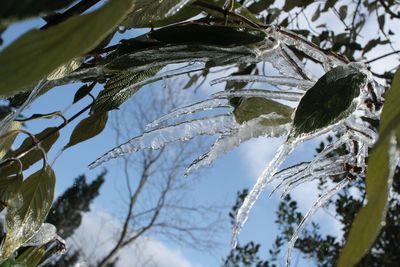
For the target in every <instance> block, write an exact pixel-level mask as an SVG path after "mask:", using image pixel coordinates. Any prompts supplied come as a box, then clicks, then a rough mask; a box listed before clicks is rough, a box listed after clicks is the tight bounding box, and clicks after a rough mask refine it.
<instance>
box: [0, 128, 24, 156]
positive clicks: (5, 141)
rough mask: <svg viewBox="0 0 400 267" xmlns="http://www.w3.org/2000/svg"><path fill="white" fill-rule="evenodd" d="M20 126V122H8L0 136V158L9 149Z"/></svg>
mask: <svg viewBox="0 0 400 267" xmlns="http://www.w3.org/2000/svg"><path fill="white" fill-rule="evenodd" d="M20 128H21V123H20V122H18V121H13V122H11V123H10V124H9V126H8V129H7V130H6V133H5V134H4V135H3V136H2V137H0V160H1V159H2V158H3V157H4V155H6V154H7V152H8V151H9V150H10V148H11V146H12V144H13V143H14V140H15V138H16V137H17V135H18V131H17V130H19V129H20Z"/></svg>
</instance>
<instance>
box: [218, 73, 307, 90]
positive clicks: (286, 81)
mask: <svg viewBox="0 0 400 267" xmlns="http://www.w3.org/2000/svg"><path fill="white" fill-rule="evenodd" d="M230 81H234V82H261V83H270V84H273V85H281V86H289V87H295V88H298V89H301V90H307V89H309V88H311V87H312V86H313V85H314V84H315V83H314V82H312V81H307V80H301V79H296V78H290V77H284V76H263V75H231V76H227V77H222V78H218V79H215V80H212V81H211V82H210V84H211V85H215V84H217V83H222V82H230Z"/></svg>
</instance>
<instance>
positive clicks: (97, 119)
mask: <svg viewBox="0 0 400 267" xmlns="http://www.w3.org/2000/svg"><path fill="white" fill-rule="evenodd" d="M107 120H108V113H107V112H98V113H95V114H92V115H90V116H89V117H87V118H85V119H83V120H82V121H81V122H79V123H78V125H77V126H76V127H75V129H74V131H73V132H72V134H71V137H70V138H69V142H68V144H67V145H66V146H65V147H64V149H66V148H68V147H71V146H74V145H76V144H78V143H81V142H83V141H86V140H88V139H90V138H92V137H94V136H96V135H98V134H100V133H101V132H102V131H103V130H104V128H105V127H106V124H107Z"/></svg>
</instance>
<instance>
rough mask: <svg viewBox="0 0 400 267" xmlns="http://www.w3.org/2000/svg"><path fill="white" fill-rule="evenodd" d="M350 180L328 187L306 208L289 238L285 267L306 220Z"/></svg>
mask: <svg viewBox="0 0 400 267" xmlns="http://www.w3.org/2000/svg"><path fill="white" fill-rule="evenodd" d="M349 182H350V180H348V179H343V180H342V181H341V182H340V183H338V184H337V185H336V186H335V187H333V188H332V189H330V190H329V191H327V192H325V193H324V194H323V195H322V196H320V197H319V198H318V199H317V201H316V202H315V204H314V205H313V206H312V207H311V208H310V209H309V210H308V212H307V213H306V214H305V215H304V218H303V219H302V220H301V222H300V224H299V226H298V227H297V229H296V231H295V232H294V233H293V235H292V238H291V239H290V242H289V245H288V250H287V254H286V267H289V266H290V262H291V258H292V250H293V247H294V244H295V243H296V241H297V239H298V238H299V233H300V232H301V231H302V230H303V229H304V227H305V225H306V223H307V222H308V220H309V219H310V218H311V217H312V216H313V215H314V213H315V212H316V211H317V210H318V209H319V208H320V207H321V206H322V205H324V204H325V203H326V201H328V200H329V199H330V198H331V197H332V196H334V195H335V194H336V193H337V192H339V191H340V190H342V189H343V188H344V187H345V186H347V185H348V184H349Z"/></svg>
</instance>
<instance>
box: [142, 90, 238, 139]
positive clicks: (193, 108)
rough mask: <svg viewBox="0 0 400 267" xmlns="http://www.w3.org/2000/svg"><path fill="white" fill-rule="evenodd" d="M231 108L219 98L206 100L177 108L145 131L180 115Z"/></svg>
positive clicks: (152, 123)
mask: <svg viewBox="0 0 400 267" xmlns="http://www.w3.org/2000/svg"><path fill="white" fill-rule="evenodd" d="M228 107H232V106H231V105H229V101H228V100H226V99H220V98H212V99H206V100H203V101H200V102H197V103H194V104H191V105H188V106H185V107H181V108H177V109H175V110H173V111H171V112H170V113H168V114H166V115H164V116H161V117H160V118H158V119H156V120H154V121H153V122H151V123H149V124H148V125H147V126H146V129H145V130H146V131H149V130H151V129H154V128H155V127H157V126H158V125H160V124H161V123H163V122H166V121H168V120H170V119H174V118H178V117H179V116H181V115H187V114H192V113H195V112H198V111H205V110H210V109H214V108H228Z"/></svg>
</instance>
